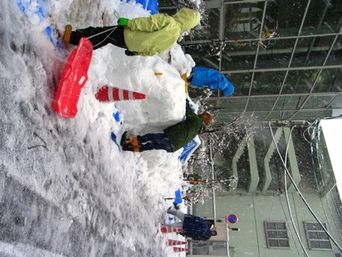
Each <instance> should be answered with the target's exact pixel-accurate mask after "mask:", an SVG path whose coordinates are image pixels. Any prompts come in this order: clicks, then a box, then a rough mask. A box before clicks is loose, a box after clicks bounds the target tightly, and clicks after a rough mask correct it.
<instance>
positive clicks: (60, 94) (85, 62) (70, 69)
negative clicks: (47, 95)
mask: <svg viewBox="0 0 342 257" xmlns="http://www.w3.org/2000/svg"><path fill="white" fill-rule="evenodd" d="M92 54H93V46H92V44H91V42H90V41H89V39H87V38H81V40H80V43H79V45H78V47H77V48H76V49H74V50H73V51H72V52H71V54H70V56H69V58H68V60H67V62H66V64H65V66H64V69H63V72H62V76H61V78H60V80H59V83H58V88H57V93H56V95H55V98H54V100H53V102H52V108H53V110H54V111H55V112H56V113H57V114H59V115H60V116H61V117H63V118H73V117H75V116H76V114H77V104H78V100H79V98H80V94H81V90H82V88H83V87H84V85H85V83H86V82H87V80H88V69H89V65H90V61H91V57H92Z"/></svg>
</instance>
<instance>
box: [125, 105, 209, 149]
mask: <svg viewBox="0 0 342 257" xmlns="http://www.w3.org/2000/svg"><path fill="white" fill-rule="evenodd" d="M211 122H212V116H211V114H210V113H208V112H203V113H201V114H198V115H197V114H195V113H194V112H193V110H192V109H191V108H190V105H189V102H188V101H187V102H186V114H185V119H184V120H183V121H181V122H178V123H177V124H175V125H173V126H171V127H168V128H166V129H164V133H150V134H145V135H142V136H140V135H138V136H131V137H127V132H125V133H124V134H123V136H122V138H121V142H120V144H121V146H122V149H123V150H125V151H133V152H143V151H147V150H154V149H161V150H166V151H167V152H175V151H177V150H178V149H180V148H182V147H183V146H184V145H185V144H187V143H189V142H190V141H191V140H192V139H193V138H194V137H195V136H196V135H197V134H199V133H200V132H201V130H202V129H203V128H204V126H206V125H209V124H210V123H211Z"/></svg>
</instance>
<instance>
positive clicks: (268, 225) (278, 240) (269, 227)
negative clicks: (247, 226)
mask: <svg viewBox="0 0 342 257" xmlns="http://www.w3.org/2000/svg"><path fill="white" fill-rule="evenodd" d="M264 228H265V234H266V243H267V247H268V248H272V247H290V244H289V238H288V236H287V228H286V223H285V222H273V221H264Z"/></svg>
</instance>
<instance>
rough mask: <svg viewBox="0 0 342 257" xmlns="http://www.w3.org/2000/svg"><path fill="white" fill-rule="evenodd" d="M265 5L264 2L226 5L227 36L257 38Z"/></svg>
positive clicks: (231, 37)
mask: <svg viewBox="0 0 342 257" xmlns="http://www.w3.org/2000/svg"><path fill="white" fill-rule="evenodd" d="M263 6H264V3H263V2H259V3H245V4H228V5H224V17H225V31H224V34H225V38H227V39H241V38H257V37H258V36H259V30H260V25H261V20H262V12H263V8H264V7H263Z"/></svg>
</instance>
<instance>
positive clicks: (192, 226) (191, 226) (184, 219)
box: [167, 207, 217, 240]
mask: <svg viewBox="0 0 342 257" xmlns="http://www.w3.org/2000/svg"><path fill="white" fill-rule="evenodd" d="M167 213H169V214H171V215H174V216H176V217H177V218H178V219H180V220H181V224H182V227H183V232H182V233H181V234H182V235H183V236H186V237H191V238H192V239H193V240H208V239H210V237H211V236H216V235H217V232H216V230H215V227H214V226H212V225H210V224H209V222H208V221H206V220H205V219H203V218H201V217H198V216H194V215H191V214H185V213H183V212H182V211H180V210H176V209H174V208H172V207H170V208H169V209H168V210H167Z"/></svg>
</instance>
